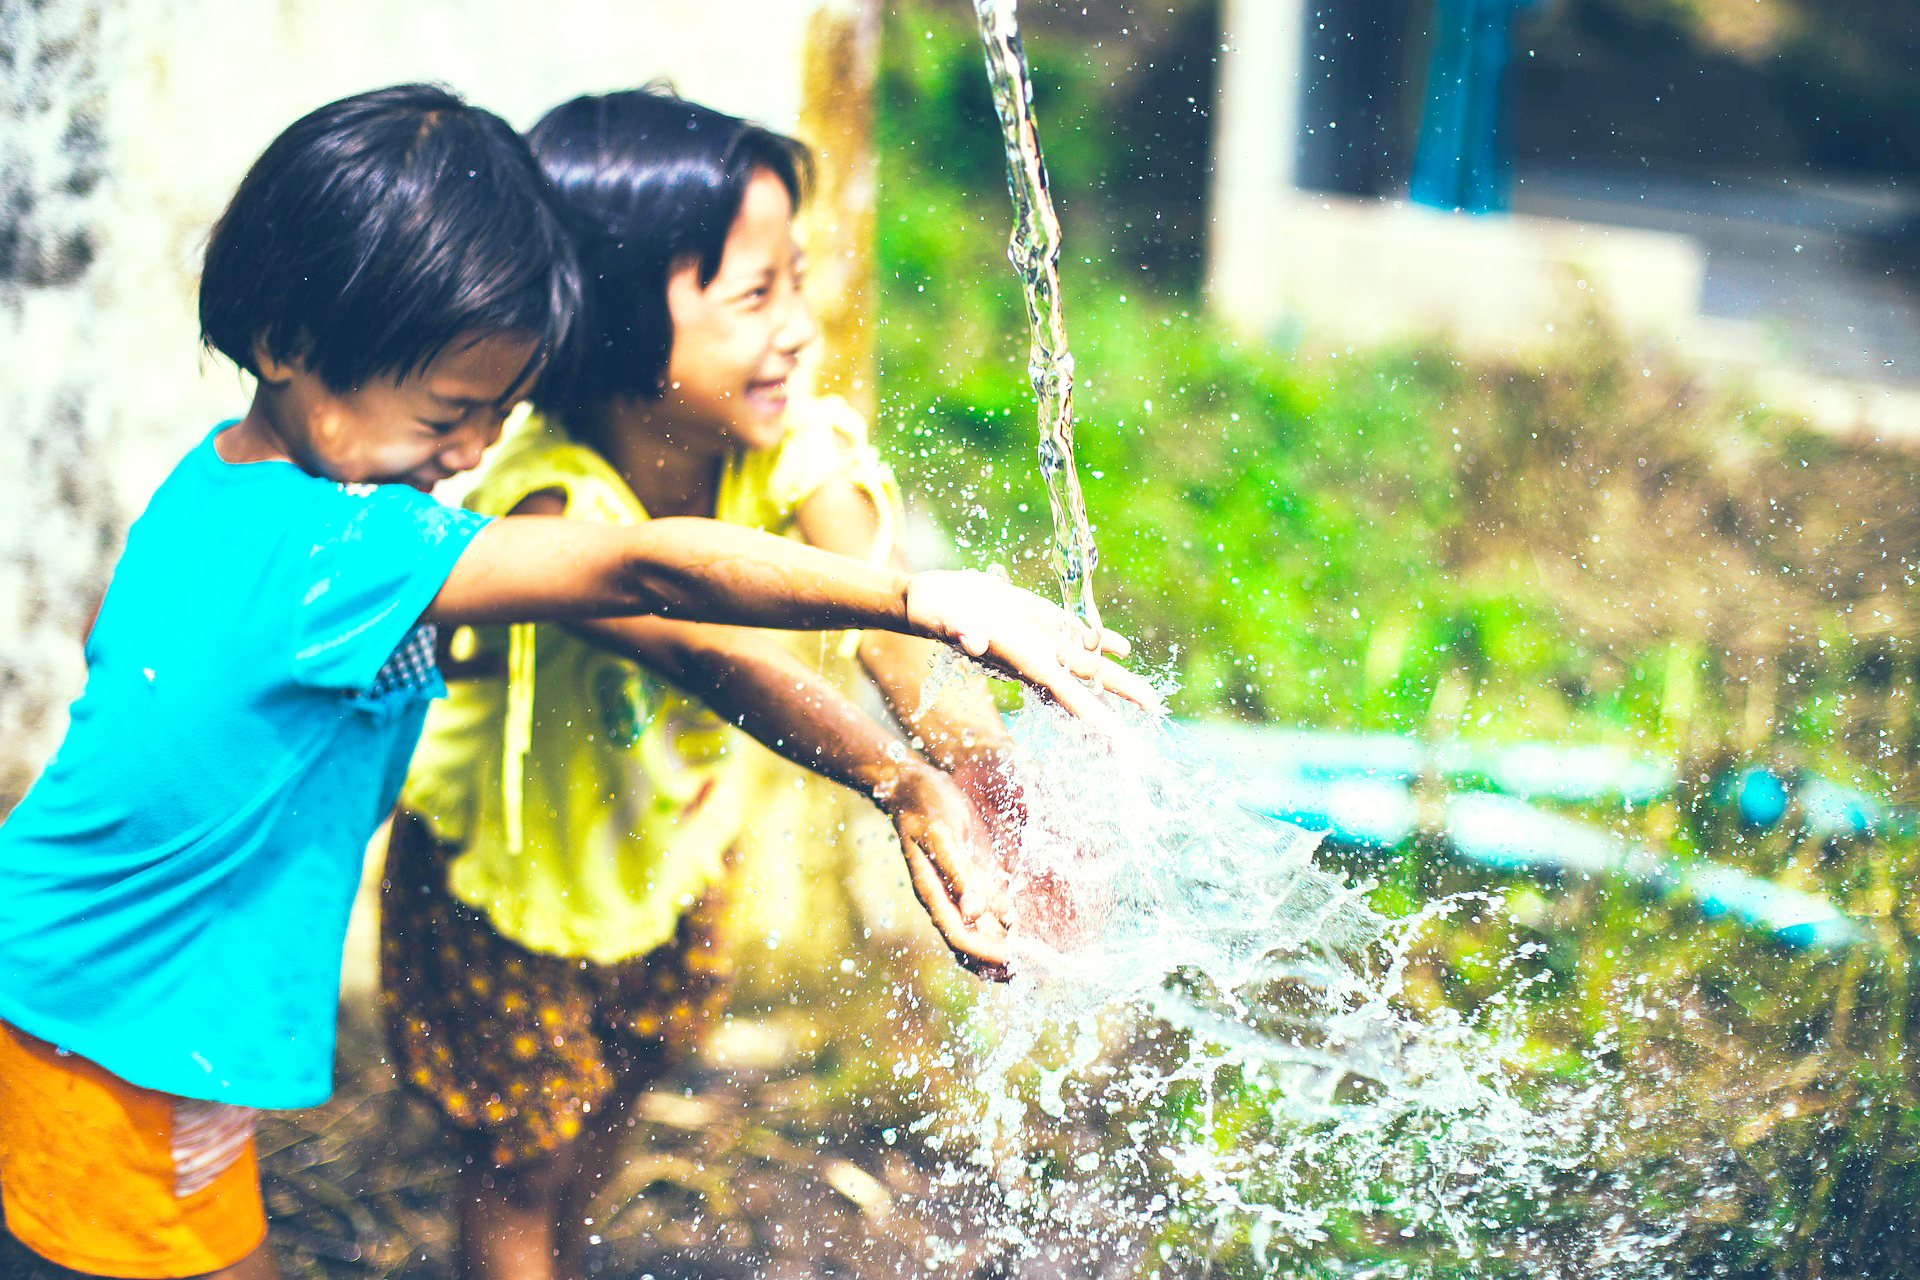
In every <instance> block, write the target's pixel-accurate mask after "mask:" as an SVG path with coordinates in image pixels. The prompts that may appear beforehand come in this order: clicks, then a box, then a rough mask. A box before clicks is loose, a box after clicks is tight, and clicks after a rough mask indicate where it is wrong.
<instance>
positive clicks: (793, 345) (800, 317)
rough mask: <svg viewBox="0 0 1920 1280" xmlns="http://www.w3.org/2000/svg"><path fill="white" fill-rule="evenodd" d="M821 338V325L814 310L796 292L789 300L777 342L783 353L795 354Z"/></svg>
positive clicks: (776, 337)
mask: <svg viewBox="0 0 1920 1280" xmlns="http://www.w3.org/2000/svg"><path fill="white" fill-rule="evenodd" d="M819 336H820V325H819V324H818V323H817V322H816V321H815V320H814V318H813V308H812V307H810V306H808V305H807V300H806V298H804V297H802V296H801V295H800V294H799V293H798V292H797V291H796V292H795V293H794V294H793V295H792V296H791V298H790V299H789V300H788V303H787V312H786V315H785V316H783V317H782V318H781V324H780V330H779V332H778V334H777V335H776V336H775V341H776V342H777V343H778V344H779V347H780V350H781V351H783V352H786V353H788V354H793V353H795V352H797V351H799V350H800V349H801V348H802V347H804V346H806V345H807V344H808V343H809V342H812V341H813V340H814V339H815V338H817V337H819Z"/></svg>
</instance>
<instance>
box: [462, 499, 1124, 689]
mask: <svg viewBox="0 0 1920 1280" xmlns="http://www.w3.org/2000/svg"><path fill="white" fill-rule="evenodd" d="M636 614H654V615H659V616H662V617H669V618H685V619H688V620H698V621H706V622H724V623H737V624H741V625H744V626H760V627H796V628H805V629H810V630H833V629H838V628H845V627H857V628H862V629H873V630H881V631H892V632H899V633H902V634H906V635H917V636H922V637H926V638H929V639H934V640H939V641H942V642H944V643H947V644H954V645H958V646H959V647H960V648H962V649H964V650H966V651H967V652H968V653H970V654H972V655H973V656H974V657H976V658H979V659H980V660H981V661H983V662H986V663H988V664H989V665H991V666H994V667H996V668H998V669H1000V670H1003V671H1005V672H1006V673H1007V674H1009V675H1012V676H1017V677H1019V678H1020V679H1023V680H1026V681H1027V682H1028V683H1030V684H1033V685H1034V686H1036V687H1038V688H1039V689H1041V690H1042V691H1044V692H1045V693H1047V694H1048V695H1050V696H1051V697H1053V698H1054V699H1056V700H1057V701H1058V702H1060V704H1061V705H1062V706H1064V707H1066V708H1067V709H1068V710H1069V711H1072V712H1074V713H1075V714H1080V715H1089V714H1090V715H1099V714H1100V713H1101V710H1102V709H1101V707H1100V704H1099V702H1098V700H1097V699H1096V698H1095V697H1094V696H1093V695H1092V693H1090V692H1089V691H1088V689H1087V688H1086V686H1085V685H1084V684H1082V683H1081V682H1082V681H1084V680H1091V679H1098V680H1099V681H1100V682H1101V684H1102V685H1103V686H1104V687H1107V688H1111V689H1114V690H1115V691H1117V692H1119V693H1121V694H1123V695H1124V696H1127V697H1130V698H1133V699H1134V700H1135V701H1138V702H1141V703H1142V704H1143V705H1151V704H1152V703H1153V701H1154V694H1153V691H1152V689H1151V688H1150V687H1149V686H1148V685H1147V684H1146V682H1145V681H1144V680H1142V679H1140V678H1139V677H1138V676H1135V675H1133V674H1132V673H1131V672H1128V671H1127V670H1125V669H1124V668H1122V667H1120V666H1118V665H1117V664H1115V663H1114V662H1112V661H1110V660H1109V659H1108V658H1107V657H1106V655H1107V654H1117V655H1120V656H1125V654H1126V653H1127V648H1128V646H1127V642H1126V641H1125V640H1124V639H1123V638H1121V637H1120V636H1119V635H1117V634H1116V633H1114V632H1111V631H1104V630H1103V631H1095V630H1094V629H1093V628H1090V627H1087V626H1086V625H1085V624H1083V623H1081V622H1079V621H1078V620H1077V619H1075V618H1073V617H1072V616H1071V615H1069V614H1068V613H1067V612H1066V611H1065V610H1063V609H1061V608H1059V607H1058V606H1055V605H1050V604H1048V603H1047V602H1046V601H1044V600H1042V599H1040V598H1039V597H1038V596H1035V595H1033V594H1032V593H1030V592H1026V591H1022V590H1020V589H1019V588H1017V587H1013V586H1010V585H1008V584H1006V583H1004V582H1000V581H998V580H997V579H994V578H992V577H989V576H988V575H986V574H980V573H966V572H935V573H921V574H914V575H912V576H909V575H907V574H904V573H902V572H900V571H899V570H897V569H893V568H890V567H881V566H875V565H867V564H861V563H859V562H858V561H853V560H848V559H846V558H844V557H841V556H836V555H832V554H830V553H828V552H825V551H820V550H816V549H814V548H812V547H805V546H801V545H799V544H797V543H793V542H790V541H788V540H786V539H784V538H777V537H774V536H772V535H771V534H765V533H760V532H758V531H755V530H750V529H742V528H739V527H737V526H734V525H728V524H723V523H721V522H719V521H715V520H698V519H684V518H682V519H667V520H650V521H647V522H646V523H644V524H640V525H634V526H625V527H621V526H611V525H602V524H596V523H594V522H591V521H585V520H570V519H566V518H563V517H556V516H532V515H527V516H507V517H504V518H502V519H499V520H496V521H494V522H493V523H492V524H490V525H489V526H488V527H487V528H485V529H483V530H482V531H481V532H480V533H479V534H478V535H477V536H476V537H475V538H474V540H473V542H472V543H471V544H470V545H469V546H468V547H467V549H466V551H465V552H464V553H463V554H462V555H461V557H460V559H459V561H458V562H457V563H456V564H455V565H454V569H453V572H452V573H451V574H450V575H448V577H447V581H446V583H445V584H444V585H443V586H442V587H441V589H440V593H439V594H438V595H437V596H435V597H434V601H433V603H432V604H431V605H430V606H429V607H428V609H427V616H428V617H429V618H430V619H432V620H433V621H436V622H441V623H445V624H459V623H498V622H520V621H544V620H570V619H583V618H592V617H621V616H630V615H636Z"/></svg>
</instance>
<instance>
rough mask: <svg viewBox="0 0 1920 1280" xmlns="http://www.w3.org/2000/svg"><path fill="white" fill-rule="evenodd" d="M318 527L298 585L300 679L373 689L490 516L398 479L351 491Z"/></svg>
mask: <svg viewBox="0 0 1920 1280" xmlns="http://www.w3.org/2000/svg"><path fill="white" fill-rule="evenodd" d="M319 523H320V528H319V530H318V531H317V535H316V537H315V540H314V543H313V547H312V551H311V553H310V555H309V557H308V560H307V563H306V565H305V566H304V572H303V573H302V575H301V577H300V580H299V583H298V586H299V588H300V596H299V599H298V600H297V602H296V609H295V622H294V628H293V630H294V646H293V674H294V678H295V679H296V680H298V681H300V682H301V683H302V684H308V685H314V686H318V687H321V688H337V689H353V690H366V689H368V688H369V687H371V686H372V684H373V680H374V677H375V676H376V675H378V674H379V671H380V668H381V667H382V666H384V665H385V663H386V661H387V659H388V658H390V657H392V656H393V653H394V650H396V649H397V648H399V647H400V644H401V642H402V641H403V640H405V639H406V637H407V633H408V632H409V631H411V630H412V629H413V626H414V624H415V623H417V622H419V621H420V615H421V614H422V613H424V612H425V611H426V608H427V606H428V605H429V604H431V603H433V598H434V596H436V595H438V594H439V592H440V588H441V586H442V584H444V583H445V582H446V580H447V575H448V574H450V573H452V572H453V566H454V564H455V563H456V562H457V561H458V560H459V559H460V556H461V553H462V552H464V551H465V550H466V549H467V544H468V543H470V542H472V541H473V536H474V535H475V534H476V533H478V532H479V531H480V530H481V529H482V528H484V527H486V525H487V523H488V517H486V516H482V515H477V514H475V513H474V512H471V511H463V510H461V509H459V508H457V507H448V506H444V505H442V504H441V503H438V502H436V501H434V500H433V498H431V497H429V496H428V495H426V494H424V493H420V492H417V491H415V490H413V489H410V488H408V487H406V486H405V485H391V484H389V485H377V486H374V487H373V488H371V489H366V488H361V487H359V486H355V487H353V488H351V489H343V490H342V491H341V493H340V494H339V497H338V500H337V501H335V502H331V503H329V504H327V510H326V513H325V515H324V516H323V518H322V519H321V521H320V522H319Z"/></svg>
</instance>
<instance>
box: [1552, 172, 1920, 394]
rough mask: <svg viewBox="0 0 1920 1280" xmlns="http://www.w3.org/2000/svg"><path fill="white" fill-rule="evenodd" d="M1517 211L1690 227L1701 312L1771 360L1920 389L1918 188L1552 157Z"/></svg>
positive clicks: (1656, 227)
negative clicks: (1700, 259)
mask: <svg viewBox="0 0 1920 1280" xmlns="http://www.w3.org/2000/svg"><path fill="white" fill-rule="evenodd" d="M1514 210H1515V212H1518V213H1532V214H1541V215H1545V216H1549V217H1560V218H1572V219H1576V220H1582V221H1593V222H1606V223H1613V224H1617V225H1621V226H1630V227H1642V228H1646V229H1648V230H1655V231H1670V232H1678V233H1681V234H1684V235H1688V236H1691V237H1693V238H1694V239H1695V240H1696V241H1698V242H1699V244H1700V245H1701V246H1702V248H1703V249H1704V250H1705V251H1706V257H1707V273H1706V280H1705V282H1704V285H1703V287H1702V296H1701V300H1700V309H1701V312H1702V314H1703V315H1705V316H1707V317H1708V318H1710V319H1714V320H1722V321H1729V322H1734V323H1736V324H1741V325H1744V326H1750V327H1751V330H1752V332H1753V333H1754V335H1756V336H1757V337H1758V339H1759V341H1760V342H1761V343H1762V344H1763V350H1762V353H1761V355H1762V358H1764V359H1770V360H1776V361H1780V362H1782V363H1785V364H1788V365H1791V366H1793V367H1795V368H1797V369H1799V370H1800V371H1802V372H1805V373H1808V374H1812V375H1815V376H1828V377H1836V378H1847V379H1856V380H1860V381H1866V382H1878V383H1892V384H1896V385H1905V386H1909V387H1920V190H1916V191H1914V192H1911V193H1909V192H1907V191H1905V190H1903V189H1901V188H1899V187H1894V186H1887V185H1884V184H1882V185H1872V186H1859V187H1849V186H1846V185H1844V184H1840V183H1834V182H1817V183H1816V182H1806V183H1802V184H1797V185H1796V184H1793V183H1786V182H1781V181H1780V180H1778V179H1774V180H1772V181H1762V180H1737V179H1730V180H1726V181H1714V180H1705V179H1699V178H1688V179H1679V178H1668V177H1663V176H1661V175H1658V174H1640V173H1613V174H1607V173H1595V172H1591V171H1579V172H1574V171H1559V170H1553V169H1543V170H1536V171H1532V172H1526V173H1523V174H1522V175H1521V176H1520V180H1519V181H1518V182H1517V183H1516V184H1515V188H1514Z"/></svg>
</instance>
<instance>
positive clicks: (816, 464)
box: [767, 396, 901, 564]
mask: <svg viewBox="0 0 1920 1280" xmlns="http://www.w3.org/2000/svg"><path fill="white" fill-rule="evenodd" d="M836 480H844V481H846V482H847V483H848V484H851V485H852V486H853V487H854V488H855V489H856V490H857V491H859V492H860V493H862V494H864V495H865V496H866V498H867V500H868V501H870V502H872V503H873V506H874V510H875V512H876V513H877V514H878V515H879V518H880V525H879V528H878V530H877V531H876V534H875V537H874V545H873V547H872V548H871V549H869V551H868V553H867V559H868V560H870V561H872V562H874V563H876V564H877V563H881V562H883V561H885V560H886V559H887V557H888V556H889V555H891V554H892V552H893V544H894V538H895V535H896V533H897V531H898V529H899V525H900V509H901V503H900V486H899V482H898V481H897V480H895V478H894V474H893V469H892V468H891V467H889V466H888V465H887V464H886V463H885V462H884V461H883V460H882V459H881V457H880V451H879V450H878V449H876V448H874V447H873V445H872V444H870V443H869V442H868V440H867V424H866V421H865V419H863V418H862V417H861V416H860V415H859V414H858V413H856V412H854V410H853V409H852V407H851V406H849V405H848V404H847V403H846V402H845V401H844V400H842V399H840V398H839V397H838V396H824V397H822V398H820V399H818V400H814V401H809V402H801V403H797V404H796V405H795V406H794V408H793V409H791V410H789V412H788V427H787V435H786V437H785V438H784V439H783V440H782V441H781V443H780V445H779V452H778V455H777V457H776V458H775V460H774V463H773V471H772V475H771V476H770V477H769V479H768V483H767V496H768V500H769V501H770V502H771V504H772V505H773V507H774V508H775V510H776V511H778V512H779V513H780V514H781V515H782V516H783V517H785V518H791V517H792V515H793V513H794V512H796V511H798V510H799V508H800V507H801V506H802V505H803V504H804V503H805V502H806V501H807V499H808V498H811V497H812V496H813V495H814V494H815V493H817V492H819V490H820V488H821V486H823V485H825V484H827V483H829V482H830V481H836Z"/></svg>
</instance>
